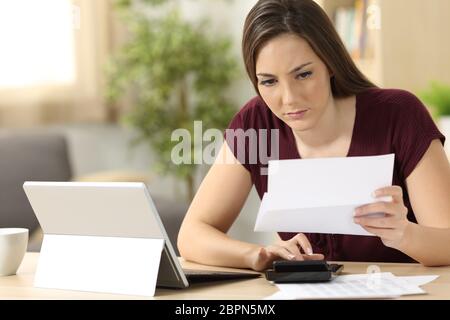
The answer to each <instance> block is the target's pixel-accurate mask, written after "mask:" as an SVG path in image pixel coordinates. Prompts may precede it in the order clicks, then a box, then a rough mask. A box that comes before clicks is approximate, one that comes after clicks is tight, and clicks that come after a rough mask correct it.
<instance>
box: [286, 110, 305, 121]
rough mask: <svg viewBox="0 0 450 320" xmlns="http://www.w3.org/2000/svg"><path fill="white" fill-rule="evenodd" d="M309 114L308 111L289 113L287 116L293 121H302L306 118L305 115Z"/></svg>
mask: <svg viewBox="0 0 450 320" xmlns="http://www.w3.org/2000/svg"><path fill="white" fill-rule="evenodd" d="M307 112H308V109H306V110H299V111H294V112H288V113H286V116H287V117H288V118H290V119H292V120H300V119H303V118H304V117H305V114H306V113H307Z"/></svg>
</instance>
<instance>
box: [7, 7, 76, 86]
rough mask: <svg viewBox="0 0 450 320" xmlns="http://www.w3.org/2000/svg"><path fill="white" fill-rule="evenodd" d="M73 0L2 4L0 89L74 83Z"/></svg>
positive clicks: (74, 15) (74, 14) (74, 12)
mask: <svg viewBox="0 0 450 320" xmlns="http://www.w3.org/2000/svg"><path fill="white" fill-rule="evenodd" d="M76 9H77V8H76V7H74V6H73V5H72V3H71V1H70V0H38V1H36V0H0V87H2V88H17V87H29V86H36V85H54V84H71V83H73V82H74V81H75V53H74V28H76V27H77V26H76V23H74V22H75V21H74V17H76V15H77V13H78V12H77V10H76Z"/></svg>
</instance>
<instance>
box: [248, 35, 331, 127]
mask: <svg viewBox="0 0 450 320" xmlns="http://www.w3.org/2000/svg"><path fill="white" fill-rule="evenodd" d="M256 75H257V78H258V89H259V92H260V95H261V97H262V98H263V100H264V101H265V103H266V104H267V105H268V106H269V108H270V110H271V111H272V112H273V113H274V114H275V115H276V116H277V117H278V118H280V119H281V120H282V121H284V122H285V123H286V124H287V125H288V126H289V127H291V128H292V129H293V130H294V131H305V130H308V129H311V128H313V127H314V126H315V125H316V123H317V122H318V121H319V120H320V118H321V117H322V115H323V114H324V112H325V110H326V109H327V107H328V106H329V105H330V103H331V102H332V100H333V96H332V92H331V86H330V74H329V72H328V68H327V66H326V65H325V64H324V63H323V62H322V60H321V59H320V58H319V57H318V56H317V55H316V54H315V52H314V51H313V49H312V48H311V47H310V45H309V44H308V42H307V41H306V40H304V39H303V38H301V37H299V36H296V35H293V34H283V35H280V36H278V37H276V38H274V39H272V40H270V41H269V42H268V43H267V44H266V45H265V46H264V47H263V48H262V49H261V50H260V52H259V54H258V56H257V59H256Z"/></svg>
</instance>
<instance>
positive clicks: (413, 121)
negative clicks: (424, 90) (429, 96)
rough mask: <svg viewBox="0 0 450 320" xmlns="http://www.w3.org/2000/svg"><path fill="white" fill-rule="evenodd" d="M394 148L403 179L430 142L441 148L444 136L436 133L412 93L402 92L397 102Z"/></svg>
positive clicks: (421, 104) (422, 107) (414, 166)
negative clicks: (436, 141) (436, 143)
mask: <svg viewBox="0 0 450 320" xmlns="http://www.w3.org/2000/svg"><path fill="white" fill-rule="evenodd" d="M394 107H395V108H398V113H397V114H396V117H395V121H396V125H395V134H394V141H393V144H394V149H395V154H396V157H397V161H398V163H399V166H400V172H401V174H402V176H403V178H404V179H406V178H408V177H409V175H410V174H411V173H412V172H413V171H414V169H415V168H416V166H417V164H418V163H419V162H420V160H421V159H422V157H423V156H424V154H425V153H426V151H427V150H428V148H429V147H430V144H431V142H432V141H433V140H436V139H439V140H440V141H441V143H442V145H444V143H445V136H444V135H443V134H442V133H441V132H440V131H439V129H438V127H437V126H436V124H435V122H434V121H433V118H432V117H431V115H430V113H429V111H428V109H427V108H426V107H425V106H424V104H423V103H422V102H421V101H420V100H419V99H418V98H417V97H416V96H414V95H413V94H411V93H409V92H402V93H401V97H399V98H398V99H396V101H395V106H394Z"/></svg>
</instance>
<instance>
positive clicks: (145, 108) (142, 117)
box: [107, 0, 237, 200]
mask: <svg viewBox="0 0 450 320" xmlns="http://www.w3.org/2000/svg"><path fill="white" fill-rule="evenodd" d="M136 2H137V3H138V5H139V9H137V8H136V6H135V5H136ZM171 3H172V4H174V6H172V9H170V6H169V9H168V8H167V6H160V5H162V4H163V5H164V4H165V5H170V4H171ZM143 8H148V9H158V10H159V11H158V12H163V13H162V14H159V15H157V16H156V17H151V18H150V17H148V16H146V15H145V14H144V13H142V11H145V10H142V9H143ZM117 9H118V10H119V12H120V13H121V15H122V17H123V18H124V19H123V20H124V21H125V23H126V26H127V29H128V30H129V33H130V39H129V41H128V42H127V43H126V44H125V45H124V46H123V47H122V48H121V49H120V51H119V52H118V53H117V55H115V56H114V58H113V59H112V61H111V63H110V64H109V67H108V69H107V70H108V72H107V78H108V85H107V88H108V90H107V91H108V98H109V99H110V101H117V100H118V99H119V98H121V97H123V96H124V95H127V94H129V92H130V89H131V91H132V92H133V108H132V110H131V111H130V112H129V113H128V114H126V115H125V122H126V123H128V124H130V125H131V126H132V127H134V128H136V129H137V132H138V134H139V136H138V139H137V141H145V142H146V143H147V144H148V145H149V147H151V149H152V150H153V151H155V153H156V161H157V163H156V170H157V171H158V172H159V173H162V174H170V175H173V176H175V177H177V178H179V179H182V180H184V181H185V182H186V186H187V196H188V198H189V200H191V199H192V198H193V196H194V192H195V190H194V189H195V185H194V177H195V173H196V170H197V165H195V164H193V163H194V162H193V161H191V163H187V164H181V165H176V164H174V163H173V161H171V151H172V149H173V148H174V146H175V145H176V144H177V142H176V141H171V134H172V133H173V132H174V130H177V129H180V128H182V129H186V130H188V131H189V132H190V133H191V134H192V135H193V131H194V121H196V120H201V121H202V125H203V127H204V128H206V129H208V128H217V129H221V130H222V129H224V128H225V127H226V126H227V124H228V122H229V121H230V119H231V117H232V116H233V114H234V113H235V110H236V106H235V105H234V104H233V103H232V102H231V101H230V99H229V96H228V95H227V92H226V89H227V87H228V86H229V85H230V84H231V82H232V80H233V79H234V78H235V76H236V75H237V62H236V59H235V57H234V56H233V55H232V53H231V41H230V40H229V39H227V38H224V37H218V36H217V35H208V32H207V31H208V23H207V21H203V22H201V23H198V24H196V25H195V24H193V23H188V22H185V21H184V20H183V19H182V18H181V16H180V14H179V13H178V11H177V10H176V0H137V1H134V2H133V1H131V0H120V1H118V2H117ZM191 148H192V152H191V153H190V154H191V155H192V156H191V157H193V156H194V152H195V151H194V150H193V146H191Z"/></svg>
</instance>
